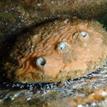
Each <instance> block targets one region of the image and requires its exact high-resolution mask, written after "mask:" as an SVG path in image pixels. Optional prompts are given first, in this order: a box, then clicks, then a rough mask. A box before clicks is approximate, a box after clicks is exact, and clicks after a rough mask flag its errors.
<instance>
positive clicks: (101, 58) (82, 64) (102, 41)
mask: <svg viewBox="0 0 107 107" xmlns="http://www.w3.org/2000/svg"><path fill="white" fill-rule="evenodd" d="M106 39H107V33H106V31H105V30H104V28H103V27H102V26H101V25H100V24H99V23H98V22H96V21H92V20H91V21H89V20H84V21H82V20H79V19H74V20H70V19H66V20H63V19H61V20H56V21H53V22H49V23H45V24H43V25H40V26H38V27H35V28H34V29H33V30H32V32H31V33H30V32H27V33H24V34H22V35H18V37H17V38H16V41H15V43H14V44H13V45H12V46H11V47H10V52H9V54H8V55H7V57H6V58H4V60H3V62H2V63H3V70H4V71H5V72H6V74H7V78H9V79H10V80H13V81H20V82H53V81H54V82H55V81H64V80H67V79H70V78H71V79H74V78H77V77H80V76H83V75H85V74H87V73H89V72H92V71H93V70H95V69H97V68H99V67H100V66H102V65H103V63H104V62H105V60H106V58H107V41H106Z"/></svg>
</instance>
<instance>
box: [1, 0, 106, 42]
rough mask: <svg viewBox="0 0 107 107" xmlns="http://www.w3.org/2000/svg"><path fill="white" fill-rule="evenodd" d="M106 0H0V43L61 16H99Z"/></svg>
mask: <svg viewBox="0 0 107 107" xmlns="http://www.w3.org/2000/svg"><path fill="white" fill-rule="evenodd" d="M106 13H107V0H96V1H94V0H6V1H4V0H0V43H1V41H4V39H5V38H6V37H7V36H4V35H13V34H17V32H20V31H22V30H23V29H25V28H27V27H30V26H32V25H34V24H37V23H41V22H43V21H45V20H49V19H50V20H52V19H55V18H59V17H60V18H63V17H75V16H76V17H79V18H84V19H86V18H88V19H90V18H100V17H103V16H104V14H106Z"/></svg>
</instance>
